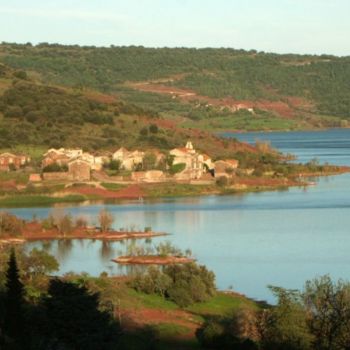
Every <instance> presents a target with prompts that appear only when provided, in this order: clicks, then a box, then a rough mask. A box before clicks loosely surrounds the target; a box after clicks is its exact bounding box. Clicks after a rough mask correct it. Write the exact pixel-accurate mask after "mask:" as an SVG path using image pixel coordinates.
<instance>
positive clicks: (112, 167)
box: [105, 159, 121, 171]
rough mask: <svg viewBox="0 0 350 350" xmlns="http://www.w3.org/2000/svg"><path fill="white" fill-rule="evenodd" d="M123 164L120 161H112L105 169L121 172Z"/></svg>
mask: <svg viewBox="0 0 350 350" xmlns="http://www.w3.org/2000/svg"><path fill="white" fill-rule="evenodd" d="M120 166H121V162H120V160H118V159H112V160H111V161H110V162H109V163H106V164H105V168H108V169H110V170H115V171H118V170H120Z"/></svg>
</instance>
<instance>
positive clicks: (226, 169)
mask: <svg viewBox="0 0 350 350" xmlns="http://www.w3.org/2000/svg"><path fill="white" fill-rule="evenodd" d="M237 168H238V160H236V159H226V160H217V161H216V162H215V163H214V170H215V172H214V173H215V177H221V176H226V177H231V176H232V174H233V173H234V172H235V170H236V169H237Z"/></svg>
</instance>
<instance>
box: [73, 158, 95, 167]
mask: <svg viewBox="0 0 350 350" xmlns="http://www.w3.org/2000/svg"><path fill="white" fill-rule="evenodd" d="M77 162H79V163H85V164H86V165H88V166H90V163H89V162H87V161H86V160H84V159H81V158H74V159H72V160H71V161H70V162H69V163H68V165H71V164H73V163H77Z"/></svg>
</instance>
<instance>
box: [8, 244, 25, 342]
mask: <svg viewBox="0 0 350 350" xmlns="http://www.w3.org/2000/svg"><path fill="white" fill-rule="evenodd" d="M5 287H6V294H5V300H6V304H5V308H4V309H5V310H4V313H5V317H4V333H5V334H6V335H7V336H8V337H9V338H11V339H12V340H13V341H14V342H15V343H16V344H18V345H19V344H20V343H21V341H22V340H23V338H22V335H23V326H24V322H23V305H24V287H23V284H22V282H21V280H20V276H19V270H18V267H17V260H16V254H15V251H14V249H12V250H11V253H10V259H9V262H8V269H7V272H6V283H5Z"/></svg>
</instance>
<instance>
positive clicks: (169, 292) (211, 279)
mask: <svg viewBox="0 0 350 350" xmlns="http://www.w3.org/2000/svg"><path fill="white" fill-rule="evenodd" d="M131 286H132V287H133V288H135V289H136V290H138V291H141V292H144V293H147V294H158V295H161V296H163V297H165V298H167V299H169V300H172V301H173V302H175V303H176V304H177V305H179V306H181V307H186V306H189V305H191V304H193V303H196V302H201V301H205V300H208V299H209V298H210V297H212V296H213V295H214V294H215V276H214V273H213V272H211V271H208V270H207V269H206V267H205V266H199V265H197V264H195V263H189V264H184V265H170V266H167V267H165V268H164V270H163V271H160V270H159V269H158V268H155V267H151V268H149V269H148V270H147V271H146V273H144V274H139V275H137V276H136V277H135V278H134V279H133V281H132V282H131Z"/></svg>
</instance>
